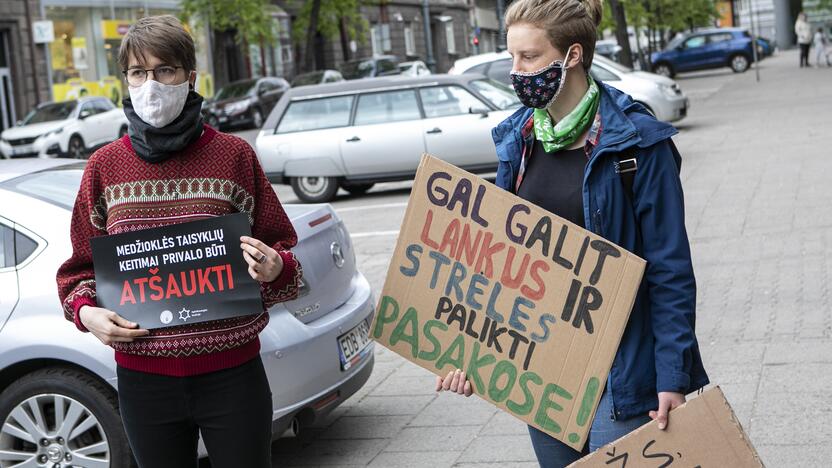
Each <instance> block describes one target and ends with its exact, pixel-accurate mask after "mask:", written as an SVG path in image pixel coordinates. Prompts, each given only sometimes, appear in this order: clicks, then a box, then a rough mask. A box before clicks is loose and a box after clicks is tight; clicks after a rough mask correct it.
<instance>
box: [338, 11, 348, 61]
mask: <svg viewBox="0 0 832 468" xmlns="http://www.w3.org/2000/svg"><path fill="white" fill-rule="evenodd" d="M338 27H339V29H340V30H341V54H342V55H343V56H344V61H345V62H348V61H349V60H350V58H351V57H350V38H349V35H348V34H347V20H346V19H344V17H343V16H342V17H341V18H340V20H339V22H338Z"/></svg>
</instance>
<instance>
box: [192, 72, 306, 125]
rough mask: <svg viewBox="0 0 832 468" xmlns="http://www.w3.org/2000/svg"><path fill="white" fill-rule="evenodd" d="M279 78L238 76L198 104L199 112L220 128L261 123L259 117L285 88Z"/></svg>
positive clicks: (286, 84) (275, 102)
mask: <svg viewBox="0 0 832 468" xmlns="http://www.w3.org/2000/svg"><path fill="white" fill-rule="evenodd" d="M289 88H290V86H289V82H288V81H286V80H284V79H283V78H274V77H268V78H255V79H250V80H240V81H235V82H233V83H229V84H227V85H225V86H223V87H222V88H221V89H220V90H219V91H218V92H217V94H216V95H215V96H214V98H213V99H211V100H210V101H209V102H207V103H206V104H205V106H203V108H202V115H203V116H204V117H205V120H206V121H207V122H208V125H211V126H212V127H215V128H218V129H221V130H224V129H226V128H232V127H238V128H239V127H253V128H260V127H261V126H263V120H264V119H265V117H266V116H268V115H269V112H271V111H272V108H274V105H275V104H277V101H279V100H280V97H281V96H283V93H285V92H286V90H287V89H289Z"/></svg>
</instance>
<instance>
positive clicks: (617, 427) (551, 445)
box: [529, 390, 650, 468]
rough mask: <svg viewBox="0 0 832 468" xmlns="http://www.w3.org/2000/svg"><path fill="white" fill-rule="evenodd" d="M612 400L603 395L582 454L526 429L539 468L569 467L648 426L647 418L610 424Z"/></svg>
mask: <svg viewBox="0 0 832 468" xmlns="http://www.w3.org/2000/svg"><path fill="white" fill-rule="evenodd" d="M611 414H612V397H611V396H610V393H609V392H608V391H606V390H605V391H604V394H603V395H602V396H601V401H600V402H599V403H598V411H596V412H595V419H594V420H593V421H592V427H591V428H590V430H589V441H588V442H587V443H586V445H584V449H583V450H582V451H581V452H578V451H577V450H575V449H573V448H572V447H570V446H568V445H566V444H564V443H563V442H561V441H559V440H557V439H555V438H553V437H552V436H550V435H548V434H546V433H545V432H542V431H540V430H538V429H537V428H534V427H532V426H529V435H530V436H531V438H532V447H533V448H534V453H535V455H537V461H538V463H540V467H541V468H563V467H565V466H567V465H570V464H572V463H574V462H576V461H578V459H580V458H581V457H583V456H585V455H587V454H589V453H590V452H594V451H595V450H598V449H599V448H601V447H603V446H604V445H607V444H608V443H610V442H612V441H614V440H617V439H620V438H621V437H624V436H625V435H627V434H629V433H630V432H633V431H634V430H636V429H638V428H639V427H641V426H643V425H645V424H647V423H648V422H650V417H649V416H648V415H646V414H645V415H643V416H636V417H634V418H632V419H627V420H625V421H620V420H619V421H613V420H612V418H611V417H610V415H611Z"/></svg>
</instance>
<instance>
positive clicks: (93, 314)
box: [78, 306, 150, 346]
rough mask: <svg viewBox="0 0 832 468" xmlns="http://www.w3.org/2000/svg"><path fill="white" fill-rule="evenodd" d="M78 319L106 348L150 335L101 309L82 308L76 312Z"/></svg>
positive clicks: (135, 325) (115, 314) (114, 314)
mask: <svg viewBox="0 0 832 468" xmlns="http://www.w3.org/2000/svg"><path fill="white" fill-rule="evenodd" d="M78 318H79V319H80V320H81V323H82V324H84V326H85V327H87V330H89V331H90V333H92V334H93V335H95V337H96V338H98V339H99V340H101V342H102V343H104V344H105V345H107V346H110V345H111V344H113V343H116V342H122V343H129V342H131V341H133V340H134V339H135V338H138V337H140V336H146V335H147V334H149V333H150V332H149V331H147V330H144V329H140V328H138V327H139V325H138V324H137V323H133V322H131V321H129V320H127V319H125V318H124V317H121V316H120V315H118V314H117V313H115V312H113V311H112V310H107V309H103V308H101V307H92V306H83V307H81V309H80V310H79V311H78Z"/></svg>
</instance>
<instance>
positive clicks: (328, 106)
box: [277, 96, 353, 133]
mask: <svg viewBox="0 0 832 468" xmlns="http://www.w3.org/2000/svg"><path fill="white" fill-rule="evenodd" d="M352 101H353V96H338V97H330V98H321V99H309V100H304V101H294V102H291V103H290V104H289V107H288V108H287V109H286V112H285V113H284V114H283V118H282V119H280V123H279V124H278V125H277V133H291V132H304V131H309V130H321V129H325V128H335V127H346V126H347V125H349V124H350V110H351V109H352Z"/></svg>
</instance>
